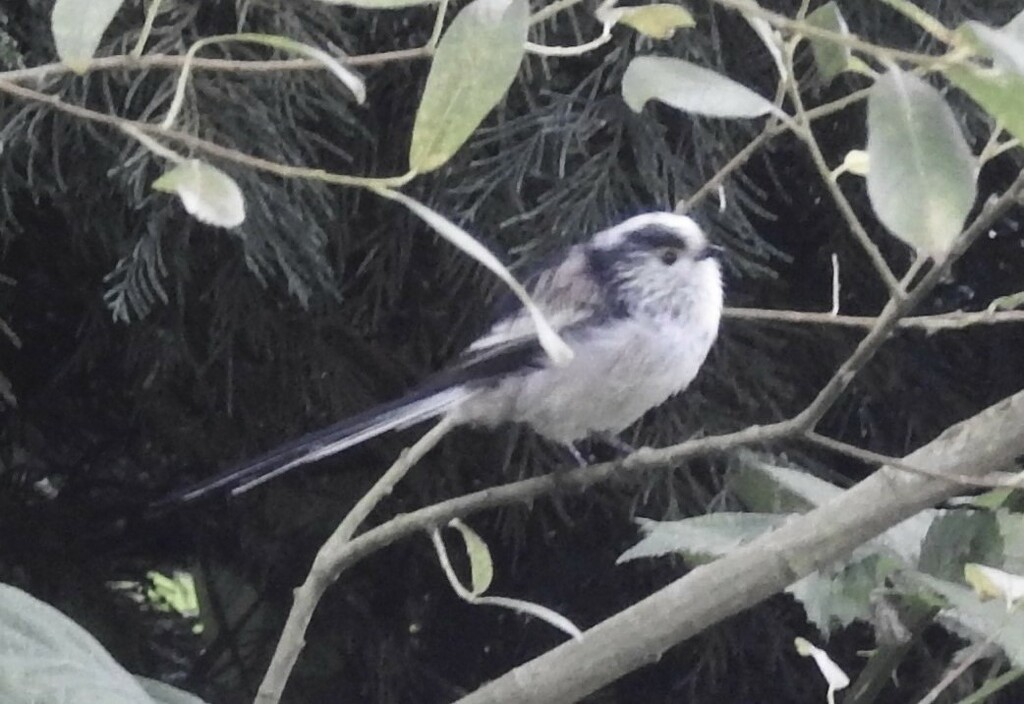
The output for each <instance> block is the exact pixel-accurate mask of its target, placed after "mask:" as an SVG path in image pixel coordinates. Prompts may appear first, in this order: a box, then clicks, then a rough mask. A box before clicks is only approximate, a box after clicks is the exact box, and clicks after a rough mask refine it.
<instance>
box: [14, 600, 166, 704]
mask: <svg viewBox="0 0 1024 704" xmlns="http://www.w3.org/2000/svg"><path fill="white" fill-rule="evenodd" d="M0 636H2V637H0V701H2V702H4V704H31V703H34V702H60V704H95V703H96V702H103V704H150V703H151V701H152V700H151V699H150V698H149V697H148V696H147V695H146V692H145V691H144V690H143V688H142V687H141V686H140V685H139V684H138V682H136V681H135V678H134V677H132V676H131V675H130V674H129V673H128V672H127V671H125V670H124V668H122V667H121V666H120V665H118V664H117V662H116V661H115V660H114V659H113V658H112V657H111V656H110V654H109V653H107V651H106V650H104V648H103V646H102V645H100V644H99V642H98V641H97V640H96V639H95V638H93V637H92V636H91V635H90V634H89V633H87V632H86V631H85V630H84V629H83V628H82V627H80V626H79V625H78V624H76V623H75V622H74V621H72V620H71V619H69V618H68V617H67V616H65V615H64V614H62V613H60V612H59V611H57V610H56V609H54V608H53V607H52V606H49V605H48V604H45V603H43V602H41V601H39V600H38V599H35V598H33V597H32V596H29V595H28V594H26V593H25V592H23V591H21V590H19V589H15V588H14V587H11V586H8V585H6V584H0Z"/></svg>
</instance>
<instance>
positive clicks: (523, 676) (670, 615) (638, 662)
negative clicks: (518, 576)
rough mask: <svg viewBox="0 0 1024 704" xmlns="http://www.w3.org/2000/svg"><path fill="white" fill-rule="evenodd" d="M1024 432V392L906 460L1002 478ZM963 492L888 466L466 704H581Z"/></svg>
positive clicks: (1022, 446) (463, 703)
mask: <svg viewBox="0 0 1024 704" xmlns="http://www.w3.org/2000/svg"><path fill="white" fill-rule="evenodd" d="M1022 425H1024V392H1019V393H1017V394H1015V395H1014V396H1011V397H1009V398H1007V399H1004V400H1003V401H1000V402H999V403H997V404H995V405H993V406H991V407H989V408H987V409H986V410H984V411H982V412H981V413H979V414H978V415H976V416H974V417H973V418H971V419H969V420H966V421H963V422H961V423H958V424H957V425H954V426H952V427H951V428H949V429H947V430H946V431H945V432H944V433H943V434H942V435H940V436H939V437H938V438H937V439H935V440H934V441H932V442H931V443H929V444H927V445H925V446H924V447H922V448H920V449H918V450H916V451H915V452H913V453H911V454H910V455H908V456H907V457H906V458H904V461H905V462H906V463H907V464H910V465H913V466H918V467H930V468H932V469H934V470H936V471H938V472H942V473H945V472H949V471H954V470H959V469H961V468H968V471H969V472H970V473H971V474H974V473H977V474H984V473H987V472H992V471H996V470H998V469H1001V468H1002V467H1006V466H1008V465H1009V464H1011V463H1012V462H1013V461H1014V459H1015V458H1016V457H1017V456H1018V455H1020V454H1022V453H1024V434H1022V433H1021V432H1020V428H1021V427H1022ZM955 492H956V485H955V484H952V483H950V482H949V481H948V480H947V479H934V478H931V477H921V476H916V475H908V474H907V473H905V472H900V471H898V470H894V469H892V468H887V467H886V468H882V469H880V470H879V471H877V472H875V473H874V474H872V475H871V476H870V477H868V478H867V479H865V480H864V481H862V482H861V483H860V484H858V485H857V486H855V487H853V488H851V489H849V490H847V491H845V492H843V493H842V494H841V495H840V496H837V497H836V498H835V499H833V500H832V501H829V502H827V503H825V504H823V505H822V506H819V507H818V508H816V509H814V510H812V511H811V512H809V513H807V514H804V515H802V516H798V517H795V518H792V519H790V520H789V521H787V522H786V523H785V524H783V525H782V526H781V527H779V528H777V529H775V530H773V531H771V532H769V533H767V534H765V535H763V536H761V537H760V538H758V539H756V540H754V541H751V542H750V543H748V544H747V545H744V546H743V547H741V548H739V549H738V550H737V551H736V552H734V553H732V554H731V555H728V556H726V557H723V558H720V559H718V560H716V561H715V562H712V563H710V564H707V565H702V566H700V567H698V568H696V569H694V570H693V571H691V572H690V573H689V574H687V575H686V576H684V577H682V578H681V579H678V580H676V581H675V582H673V583H672V584H670V585H668V586H667V587H665V588H663V589H661V590H659V591H657V592H655V593H654V594H652V595H651V596H649V597H647V598H646V599H643V600H642V601H640V602H638V603H636V604H634V605H633V606H631V607H629V608H628V609H625V610H624V611H621V612H619V613H618V614H616V615H614V616H612V617H611V618H609V619H607V620H605V621H602V622H601V623H599V624H597V625H596V626H594V627H593V628H591V629H590V630H588V631H586V632H585V633H584V636H583V640H582V641H581V642H576V641H572V642H567V643H565V644H563V645H561V646H559V647H557V648H555V649H554V650H551V651H549V652H547V653H545V654H543V655H541V656H540V657H537V658H535V659H534V660H531V661H530V662H528V663H526V664H524V665H521V666H520V667H517V668H516V669H514V670H512V671H511V672H508V673H506V674H505V675H502V676H501V677H499V678H498V679H496V680H494V681H493V682H491V683H489V684H487V685H485V686H483V687H481V688H480V689H478V690H477V691H475V692H473V693H472V694H470V695H469V696H467V697H464V698H462V699H460V700H459V702H458V704H492V703H493V704H499V703H502V704H503V703H504V702H525V701H528V702H532V703H533V704H542V703H544V702H552V703H555V704H564V703H565V702H571V701H577V700H578V699H580V698H581V697H583V696H585V695H587V694H589V693H591V692H594V691H595V690H597V689H598V688H600V687H601V686H603V685H605V684H607V683H609V682H612V681H614V680H615V679H617V678H619V677H621V676H623V675H625V674H626V673H628V672H631V671H633V670H635V669H637V668H639V667H641V666H643V665H645V664H649V663H652V662H655V661H657V660H658V659H659V658H660V657H661V655H662V654H663V653H664V652H665V651H666V650H667V649H668V648H670V647H672V646H673V645H676V644H677V643H680V642H682V641H684V640H686V639H687V638H690V637H692V636H694V635H696V634H698V633H700V632H701V631H703V630H704V629H706V628H708V627H709V626H712V625H714V624H715V623H718V622H719V621H721V620H723V619H725V618H728V617H729V616H732V615H734V614H736V613H739V612H740V611H743V610H744V609H746V608H749V607H750V606H753V605H754V604H756V603H758V602H760V601H761V600H763V599H766V598H768V597H769V596H772V595H773V594H775V593H777V592H779V591H781V590H782V589H784V588H785V587H787V586H788V585H790V584H792V583H793V582H795V581H797V580H798V579H801V578H802V577H804V576H806V575H808V574H810V573H811V572H814V571H815V570H817V569H820V568H822V567H824V566H826V565H828V564H830V563H832V562H834V561H835V560H838V559H842V558H843V557H844V556H845V555H847V554H849V552H850V551H851V550H853V549H854V548H855V547H857V546H858V545H860V544H862V543H863V542H864V541H866V540H870V539H871V538H873V537H875V536H877V535H878V534H880V533H881V532H883V531H884V530H886V529H887V528H889V527H891V526H893V525H895V524H896V523H899V522H900V521H902V520H905V519H906V518H909V517H910V516H913V515H914V514H916V513H917V512H918V511H920V510H922V509H924V508H927V507H928V506H931V505H933V504H934V503H936V502H938V501H941V500H943V499H946V498H949V497H950V496H952V495H954V493H955Z"/></svg>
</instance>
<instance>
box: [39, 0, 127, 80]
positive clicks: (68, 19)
mask: <svg viewBox="0 0 1024 704" xmlns="http://www.w3.org/2000/svg"><path fill="white" fill-rule="evenodd" d="M123 2H124V0H57V2H56V4H54V6H53V13H52V14H51V15H50V29H51V30H52V31H53V41H54V44H56V46H57V55H58V56H59V57H60V60H61V61H63V62H64V65H65V66H67V67H68V68H70V69H71V70H72V71H74V72H75V73H79V74H81V73H85V72H86V71H87V70H88V69H89V62H90V61H92V57H93V55H94V54H95V53H96V49H98V48H99V46H100V39H102V38H103V33H104V32H105V31H107V27H108V26H109V25H110V22H111V20H113V19H114V15H116V14H117V11H118V10H119V9H121V5H122V3H123Z"/></svg>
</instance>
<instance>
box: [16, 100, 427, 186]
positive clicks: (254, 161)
mask: <svg viewBox="0 0 1024 704" xmlns="http://www.w3.org/2000/svg"><path fill="white" fill-rule="evenodd" d="M0 93H8V94H10V95H15V96H18V97H19V98H23V99H25V100H31V101H33V102H38V103H45V104H46V105H49V106H50V107H52V108H54V109H55V110H60V111H61V112H64V113H67V114H69V115H74V116H75V117H79V118H82V119H84V120H89V121H90V122H97V123H100V124H104V125H110V126H112V127H116V128H117V129H120V130H126V131H127V130H130V129H132V128H134V129H136V130H138V131H140V132H142V133H145V134H148V135H149V136H151V137H155V138H157V139H162V140H166V141H169V142H175V143H177V144H183V145H185V146H186V147H189V148H191V149H193V150H195V151H198V152H203V153H205V154H209V155H211V156H215V157H217V158H219V159H224V160H225V161H230V162H233V163H236V164H241V165H242V166H248V167H250V168H252V169H256V170H257V171H263V172H266V173H271V174H275V175H277V176H281V177H283V178H303V179H310V180H314V181H324V182H326V183H333V184H336V185H339V186H356V187H364V188H365V187H371V186H382V187H397V186H401V185H404V184H406V183H408V182H409V181H410V180H412V178H413V177H414V175H415V174H412V173H409V174H404V175H402V176H390V177H384V178H373V177H365V176H351V175H348V174H336V173H332V172H330V171H326V170H324V169H320V168H315V167H309V166H291V165H289V164H281V163H279V162H276V161H270V160H269V159H263V158H261V157H258V156H252V155H251V154H246V153H244V152H240V151H238V150H237V149H231V148H229V147H224V146H221V145H220V144H216V143H215V142H210V141H208V140H205V139H202V138H200V137H196V136H194V135H191V134H188V133H186V132H179V131H177V130H172V129H163V128H161V127H160V126H159V125H153V124H150V123H147V122H139V121H137V120H129V119H126V118H123V117H118V116H116V115H108V114H106V113H102V112H97V111H95V110H90V109H89V108H83V107H80V106H78V105H72V104H71V103H66V102H64V101H63V100H61V99H60V98H58V97H57V96H55V95H49V94H48V93H41V92H39V91H36V90H32V89H31V88H26V87H25V86H21V85H18V84H16V83H10V82H8V81H4V80H0Z"/></svg>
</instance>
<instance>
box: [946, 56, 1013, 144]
mask: <svg viewBox="0 0 1024 704" xmlns="http://www.w3.org/2000/svg"><path fill="white" fill-rule="evenodd" d="M943 73H944V74H945V75H946V78H948V79H949V80H950V81H952V83H953V84H954V85H955V86H956V87H957V88H959V89H960V90H962V91H963V92H965V93H967V95H969V96H971V99H972V100H974V102H976V103H977V104H978V105H980V106H981V107H982V108H984V110H985V112H987V113H988V114H989V115H991V116H992V117H994V118H996V119H997V120H999V121H1000V122H1001V123H1002V125H1003V127H1004V128H1005V129H1006V131H1007V132H1009V133H1010V134H1012V135H1013V136H1014V137H1016V138H1017V139H1019V140H1022V141H1024V76H1021V75H1020V74H1017V73H1013V72H1010V71H1005V70H998V69H988V68H980V67H976V66H967V65H962V66H949V67H946V68H944V69H943Z"/></svg>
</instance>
